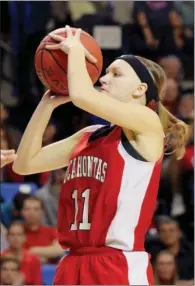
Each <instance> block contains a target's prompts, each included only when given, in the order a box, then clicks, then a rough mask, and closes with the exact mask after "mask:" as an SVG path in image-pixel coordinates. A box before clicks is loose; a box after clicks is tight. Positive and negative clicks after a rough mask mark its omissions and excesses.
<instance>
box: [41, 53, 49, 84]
mask: <svg viewBox="0 0 195 286" xmlns="http://www.w3.org/2000/svg"><path fill="white" fill-rule="evenodd" d="M41 51H42V53H41V69H42V71H43V76H44V79H45V81H46V82H47V84H48V86H49V82H48V80H47V78H46V76H45V72H44V68H43V49H41Z"/></svg>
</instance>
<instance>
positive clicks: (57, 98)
mask: <svg viewBox="0 0 195 286" xmlns="http://www.w3.org/2000/svg"><path fill="white" fill-rule="evenodd" d="M70 101H71V99H70V97H69V96H67V95H56V94H55V93H54V92H53V91H51V90H47V91H46V92H45V94H44V95H43V97H42V99H41V101H40V104H42V103H43V104H49V105H51V106H52V107H53V108H56V107H58V106H59V105H62V104H65V103H67V102H70Z"/></svg>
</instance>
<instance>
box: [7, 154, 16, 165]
mask: <svg viewBox="0 0 195 286" xmlns="http://www.w3.org/2000/svg"><path fill="white" fill-rule="evenodd" d="M16 158H17V154H12V155H9V156H7V158H6V162H7V163H11V162H13V161H14V160H15V159H16Z"/></svg>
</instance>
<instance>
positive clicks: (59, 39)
mask: <svg viewBox="0 0 195 286" xmlns="http://www.w3.org/2000/svg"><path fill="white" fill-rule="evenodd" d="M49 36H50V37H51V38H52V39H54V40H55V41H57V42H62V41H64V40H65V38H64V37H62V36H60V35H54V34H49Z"/></svg>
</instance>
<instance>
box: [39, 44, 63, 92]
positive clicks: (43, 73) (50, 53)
mask: <svg viewBox="0 0 195 286" xmlns="http://www.w3.org/2000/svg"><path fill="white" fill-rule="evenodd" d="M44 50H46V51H47V52H49V54H50V55H51V56H52V57H53V55H52V53H50V51H48V50H47V49H44V48H42V49H40V50H39V51H42V53H41V68H42V71H43V76H44V78H45V80H46V82H47V84H48V86H51V88H52V89H53V88H54V89H55V87H52V85H51V84H50V83H49V82H48V80H47V77H46V76H45V72H44V69H43V64H42V59H43V57H42V55H43V51H44ZM53 58H54V57H53ZM54 60H55V62H56V59H55V58H54ZM56 64H58V63H57V62H56ZM58 66H60V65H58ZM64 72H65V71H64ZM65 73H66V72H65ZM65 89H66V91H68V88H65Z"/></svg>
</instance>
